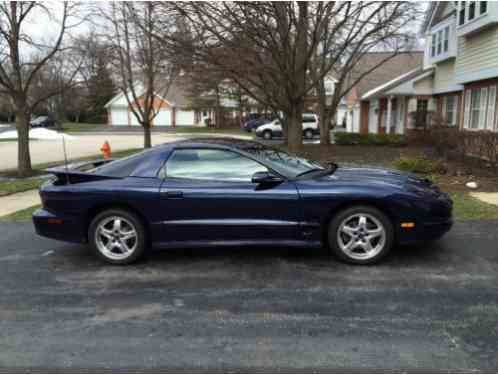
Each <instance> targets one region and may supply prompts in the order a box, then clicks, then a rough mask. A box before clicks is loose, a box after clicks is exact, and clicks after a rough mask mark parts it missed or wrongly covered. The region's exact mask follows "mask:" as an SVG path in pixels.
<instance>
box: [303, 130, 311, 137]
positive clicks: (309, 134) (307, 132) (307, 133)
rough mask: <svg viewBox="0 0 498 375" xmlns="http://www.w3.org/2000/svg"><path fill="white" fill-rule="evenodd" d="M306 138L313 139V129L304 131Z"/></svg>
mask: <svg viewBox="0 0 498 375" xmlns="http://www.w3.org/2000/svg"><path fill="white" fill-rule="evenodd" d="M304 138H306V139H313V131H312V130H311V129H308V130H305V131H304Z"/></svg>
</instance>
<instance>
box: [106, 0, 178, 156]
mask: <svg viewBox="0 0 498 375" xmlns="http://www.w3.org/2000/svg"><path fill="white" fill-rule="evenodd" d="M157 6H158V4H157V3H155V2H129V3H112V4H110V6H109V9H108V14H107V19H108V20H109V21H110V25H111V29H110V30H108V32H107V33H106V35H107V37H108V40H107V43H108V44H109V45H110V46H111V48H112V51H113V62H114V67H115V74H116V76H117V79H116V81H117V86H118V88H119V89H120V91H121V92H122V93H123V95H124V97H125V98H126V101H127V103H128V107H129V109H130V110H131V112H132V114H133V116H135V118H136V119H137V121H138V123H139V124H140V125H141V126H142V127H143V130H144V147H145V148H148V147H151V143H152V142H151V127H152V122H153V120H154V118H155V117H156V116H157V114H158V109H159V106H158V99H157V96H158V95H159V96H162V97H164V96H166V94H167V92H168V90H169V88H170V85H171V84H172V82H173V80H174V79H175V77H176V75H177V69H176V68H175V65H174V64H173V63H171V62H170V60H168V50H167V48H165V47H166V46H165V45H164V44H161V43H160V42H159V41H158V40H157V39H155V38H154V37H153V30H156V29H157V28H158V26H159V25H158V24H157V23H158V18H157V15H156V14H157V13H156V8H157ZM167 24H169V20H166V21H165V20H163V22H162V24H161V25H162V27H165V28H166V30H165V32H168V31H171V27H166V25H167Z"/></svg>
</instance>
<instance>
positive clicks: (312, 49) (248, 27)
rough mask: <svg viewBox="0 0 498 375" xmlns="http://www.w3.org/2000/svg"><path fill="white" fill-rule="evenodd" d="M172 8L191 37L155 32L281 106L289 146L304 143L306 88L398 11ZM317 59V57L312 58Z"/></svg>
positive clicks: (315, 6) (266, 102)
mask: <svg viewBox="0 0 498 375" xmlns="http://www.w3.org/2000/svg"><path fill="white" fill-rule="evenodd" d="M397 4H398V3H397ZM174 7H175V9H176V11H177V12H178V14H179V15H180V16H181V17H182V20H183V22H184V23H185V24H186V25H187V27H188V29H189V33H188V34H187V35H188V37H187V38H180V39H175V38H173V37H172V36H171V35H170V34H165V33H161V32H160V31H156V36H157V37H158V38H159V39H161V40H162V41H164V42H165V43H168V42H169V43H172V44H173V45H176V46H177V47H176V53H177V54H185V55H187V56H189V58H191V59H192V60H193V61H199V62H203V63H206V64H210V65H213V66H215V67H217V68H218V69H219V70H221V71H223V72H224V74H225V75H226V77H227V78H229V79H230V80H232V81H233V82H235V83H236V84H237V85H238V86H239V87H240V88H241V89H242V90H243V91H244V93H245V94H246V95H247V96H249V97H251V98H252V99H254V100H256V101H257V102H258V103H260V104H261V105H262V106H264V107H268V108H271V110H272V111H273V112H275V113H276V114H280V113H281V114H282V116H281V117H283V119H282V120H283V124H284V129H283V130H284V134H285V133H286V132H287V142H288V146H289V149H290V150H296V149H298V148H299V147H300V145H301V143H302V125H301V124H302V111H303V109H304V103H305V99H306V97H307V96H308V95H309V93H310V92H311V91H312V90H313V89H314V88H316V87H317V85H318V84H319V83H320V82H322V81H323V78H324V77H325V76H326V75H328V74H329V73H330V72H331V71H332V70H335V72H339V71H340V69H341V68H342V67H349V66H351V62H348V61H349V60H352V61H353V60H354V61H357V57H358V52H357V49H358V50H361V51H364V50H365V48H364V47H363V46H364V45H365V44H367V43H370V44H372V39H373V36H374V34H375V35H382V33H383V31H384V27H385V26H386V25H388V24H389V22H392V17H391V16H390V12H391V13H393V11H392V10H391V8H392V6H386V5H382V2H294V1H285V2H223V3H211V2H190V3H175V5H174ZM395 8H396V11H395V12H394V13H395V14H400V13H401V12H402V11H403V10H404V11H406V12H408V13H407V15H408V17H412V15H411V14H410V13H409V11H410V6H409V3H407V2H402V3H399V4H398V5H397V6H396V7H395ZM390 20H391V21H390ZM326 42H327V43H326ZM377 45H378V44H377ZM355 46H356V47H355ZM360 47H361V48H360ZM371 48H373V47H371ZM314 58H315V59H316V60H317V61H320V64H316V63H315V64H312V63H313V59H314ZM339 80H340V79H339Z"/></svg>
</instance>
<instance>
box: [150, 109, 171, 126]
mask: <svg viewBox="0 0 498 375" xmlns="http://www.w3.org/2000/svg"><path fill="white" fill-rule="evenodd" d="M154 126H171V111H170V110H169V109H166V110H162V111H159V113H158V114H157V116H156V117H155V118H154Z"/></svg>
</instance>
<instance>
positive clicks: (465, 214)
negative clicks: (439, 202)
mask: <svg viewBox="0 0 498 375" xmlns="http://www.w3.org/2000/svg"><path fill="white" fill-rule="evenodd" d="M450 196H451V199H453V203H454V205H453V216H454V217H455V220H479V219H498V206H495V205H493V204H488V203H485V202H482V201H480V200H479V199H476V198H474V197H471V196H470V195H469V194H468V193H451V194H450Z"/></svg>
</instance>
